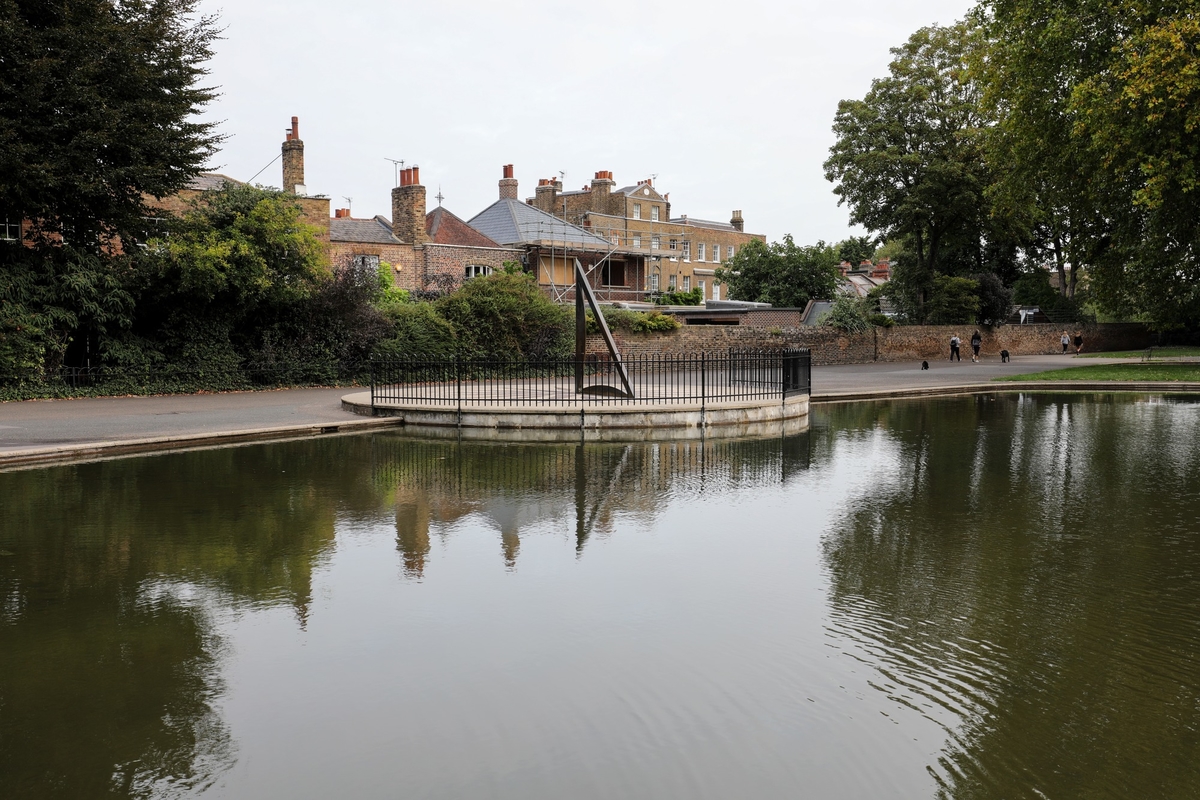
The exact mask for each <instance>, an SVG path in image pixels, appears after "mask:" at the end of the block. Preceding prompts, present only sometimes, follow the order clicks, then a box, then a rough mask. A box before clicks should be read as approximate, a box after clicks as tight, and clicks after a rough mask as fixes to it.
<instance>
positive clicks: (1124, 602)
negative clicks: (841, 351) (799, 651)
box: [814, 396, 1200, 798]
mask: <svg viewBox="0 0 1200 800" xmlns="http://www.w3.org/2000/svg"><path fill="white" fill-rule="evenodd" d="M870 412H873V413H870ZM823 418H824V419H823V422H822V423H821V424H819V425H818V426H817V427H818V428H819V432H818V434H817V436H816V440H815V442H814V450H826V451H833V450H836V449H837V448H838V447H839V446H844V445H845V444H846V443H847V442H850V441H856V440H857V441H859V442H862V441H870V442H871V443H872V444H871V446H872V448H873V450H874V453H873V457H872V458H870V459H869V460H868V462H867V463H868V464H869V465H872V466H871V467H870V468H872V469H874V470H875V472H874V474H873V476H874V481H873V484H874V487H873V491H871V492H870V493H869V494H867V495H864V496H860V497H858V498H856V500H855V501H854V502H853V503H852V504H850V505H849V506H848V507H847V508H846V509H845V510H844V512H843V515H842V516H841V519H840V520H839V521H838V522H837V523H836V524H835V525H834V526H833V529H832V531H831V533H830V534H829V535H828V536H827V538H826V540H825V544H824V548H825V559H826V563H827V565H828V568H829V571H830V574H831V576H832V587H831V588H832V591H831V596H830V603H831V606H832V609H831V616H830V624H831V632H832V633H833V634H834V635H835V636H836V637H837V638H838V639H839V641H840V642H841V646H842V647H844V648H845V649H846V651H847V652H850V653H853V654H854V655H855V656H856V657H858V658H861V659H863V660H865V661H867V662H868V663H870V664H872V665H873V666H874V667H875V669H876V670H877V671H878V676H879V677H878V681H877V683H876V688H877V689H878V691H879V692H881V693H882V694H884V695H885V696H887V697H888V698H890V699H891V700H893V701H894V702H895V703H897V704H899V705H902V706H905V707H909V708H912V709H917V710H919V711H920V712H921V713H922V714H923V715H925V716H927V717H928V718H930V719H933V720H936V721H937V722H938V723H939V724H941V725H943V726H944V727H945V729H946V730H947V732H948V736H949V743H948V746H947V747H946V749H945V751H944V753H943V755H942V756H941V757H940V758H939V759H938V760H937V763H936V764H932V765H931V772H932V773H933V774H934V775H935V777H936V780H937V783H938V786H939V792H938V795H939V796H945V797H954V798H985V797H986V798H998V797H1189V796H1194V793H1195V792H1196V790H1197V787H1200V693H1198V692H1200V661H1198V660H1197V656H1200V592H1198V591H1197V584H1196V579H1197V577H1198V576H1200V539H1198V534H1200V523H1198V521H1197V509H1198V508H1200V427H1198V426H1197V424H1196V423H1197V421H1198V420H1197V406H1196V405H1194V404H1193V403H1175V402H1153V403H1148V402H1136V403H1134V402H1130V401H1129V400H1128V399H1114V398H1092V400H1091V402H1087V403H1080V402H1078V400H1077V399H1073V400H1069V399H1067V398H1055V397H1042V398H1037V397H1020V396H998V397H978V398H966V399H961V400H945V401H938V402H930V403H895V404H890V405H885V406H881V407H879V408H877V409H870V408H869V407H837V408H832V409H829V410H827V411H826V412H825V413H824V414H823ZM880 464H887V465H888V468H887V469H886V470H880V469H878V465H880Z"/></svg>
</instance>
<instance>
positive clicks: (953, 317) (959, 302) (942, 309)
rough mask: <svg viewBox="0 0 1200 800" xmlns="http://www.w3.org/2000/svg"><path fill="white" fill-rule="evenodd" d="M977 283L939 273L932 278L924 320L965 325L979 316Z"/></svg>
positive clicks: (933, 323) (935, 323) (934, 322)
mask: <svg viewBox="0 0 1200 800" xmlns="http://www.w3.org/2000/svg"><path fill="white" fill-rule="evenodd" d="M979 309H980V305H979V283H978V282H976V281H973V280H971V279H970V278H956V277H952V276H950V275H939V276H938V277H936V278H934V279H933V291H932V293H931V294H930V297H929V302H928V309H927V316H926V321H927V322H928V323H929V324H930V325H966V324H969V323H973V322H975V320H976V319H977V318H978V316H979Z"/></svg>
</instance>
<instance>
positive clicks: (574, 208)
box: [528, 171, 766, 300]
mask: <svg viewBox="0 0 1200 800" xmlns="http://www.w3.org/2000/svg"><path fill="white" fill-rule="evenodd" d="M615 187H616V181H614V180H613V174H612V173H611V172H608V171H600V172H597V173H596V174H595V178H594V179H593V180H592V182H591V184H590V185H588V186H585V187H583V188H582V189H579V190H577V191H570V192H564V191H563V190H562V182H561V181H559V180H557V179H554V178H551V179H543V180H540V181H538V186H537V189H536V190H535V196H534V197H533V198H531V199H530V200H529V201H528V202H530V203H531V204H532V205H533V206H534V207H535V208H537V209H539V210H541V211H545V212H546V213H549V214H553V215H555V216H558V217H561V218H562V219H564V220H566V221H568V222H571V223H573V224H575V225H578V226H580V227H583V228H585V229H587V230H589V231H591V232H592V233H594V234H596V235H597V236H599V237H601V238H603V239H605V240H607V241H609V242H610V243H611V244H613V245H614V246H617V247H623V248H626V249H628V250H630V251H632V252H635V253H641V254H643V255H644V256H645V257H646V259H647V263H648V269H647V272H646V275H645V283H644V285H643V287H642V288H643V289H644V290H645V291H647V292H656V291H671V290H677V289H678V290H683V291H688V290H691V289H693V288H700V289H701V290H702V293H703V296H704V299H705V300H720V299H721V287H720V285H719V284H718V283H717V281H716V277H715V272H716V269H717V267H718V266H720V265H721V263H722V262H724V261H726V260H728V259H729V258H731V257H732V256H733V254H734V253H736V252H737V251H738V250H739V249H740V248H741V247H742V246H743V245H745V244H747V243H748V242H751V241H753V240H755V239H757V240H759V241H766V237H765V236H763V235H761V234H754V233H746V232H745V230H744V227H745V223H744V220H743V218H742V212H741V211H734V212H733V214H732V216H731V218H730V221H729V222H728V223H724V222H713V221H710V220H702V219H693V218H689V217H688V216H686V215H685V216H680V217H672V216H671V201H670V193H667V194H662V193H660V192H659V191H658V189H656V188H655V186H654V181H653V179H650V178H647V179H646V180H644V181H639V182H638V183H635V184H632V185H630V186H624V187H621V188H619V189H618V188H615Z"/></svg>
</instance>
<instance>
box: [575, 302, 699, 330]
mask: <svg viewBox="0 0 1200 800" xmlns="http://www.w3.org/2000/svg"><path fill="white" fill-rule="evenodd" d="M600 312H601V313H602V314H604V321H605V323H607V324H608V329H609V330H613V331H625V332H626V333H664V332H667V331H673V330H678V329H679V320H677V319H675V317H673V316H671V315H670V314H664V313H662V312H661V311H630V310H629V309H625V308H609V307H607V306H605V307H602V308H601V309H600ZM587 318H588V333H599V332H600V326H598V325H597V324H596V320H595V318H594V317H592V312H590V311H589V312H587Z"/></svg>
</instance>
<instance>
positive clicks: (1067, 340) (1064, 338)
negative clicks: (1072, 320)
mask: <svg viewBox="0 0 1200 800" xmlns="http://www.w3.org/2000/svg"><path fill="white" fill-rule="evenodd" d="M1059 341H1060V342H1062V346H1063V351H1062V354H1063V355H1064V356H1065V355H1066V354H1067V348H1068V347H1070V346H1071V337H1070V336H1067V332H1066V331H1063V335H1062V338H1061V339H1059Z"/></svg>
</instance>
